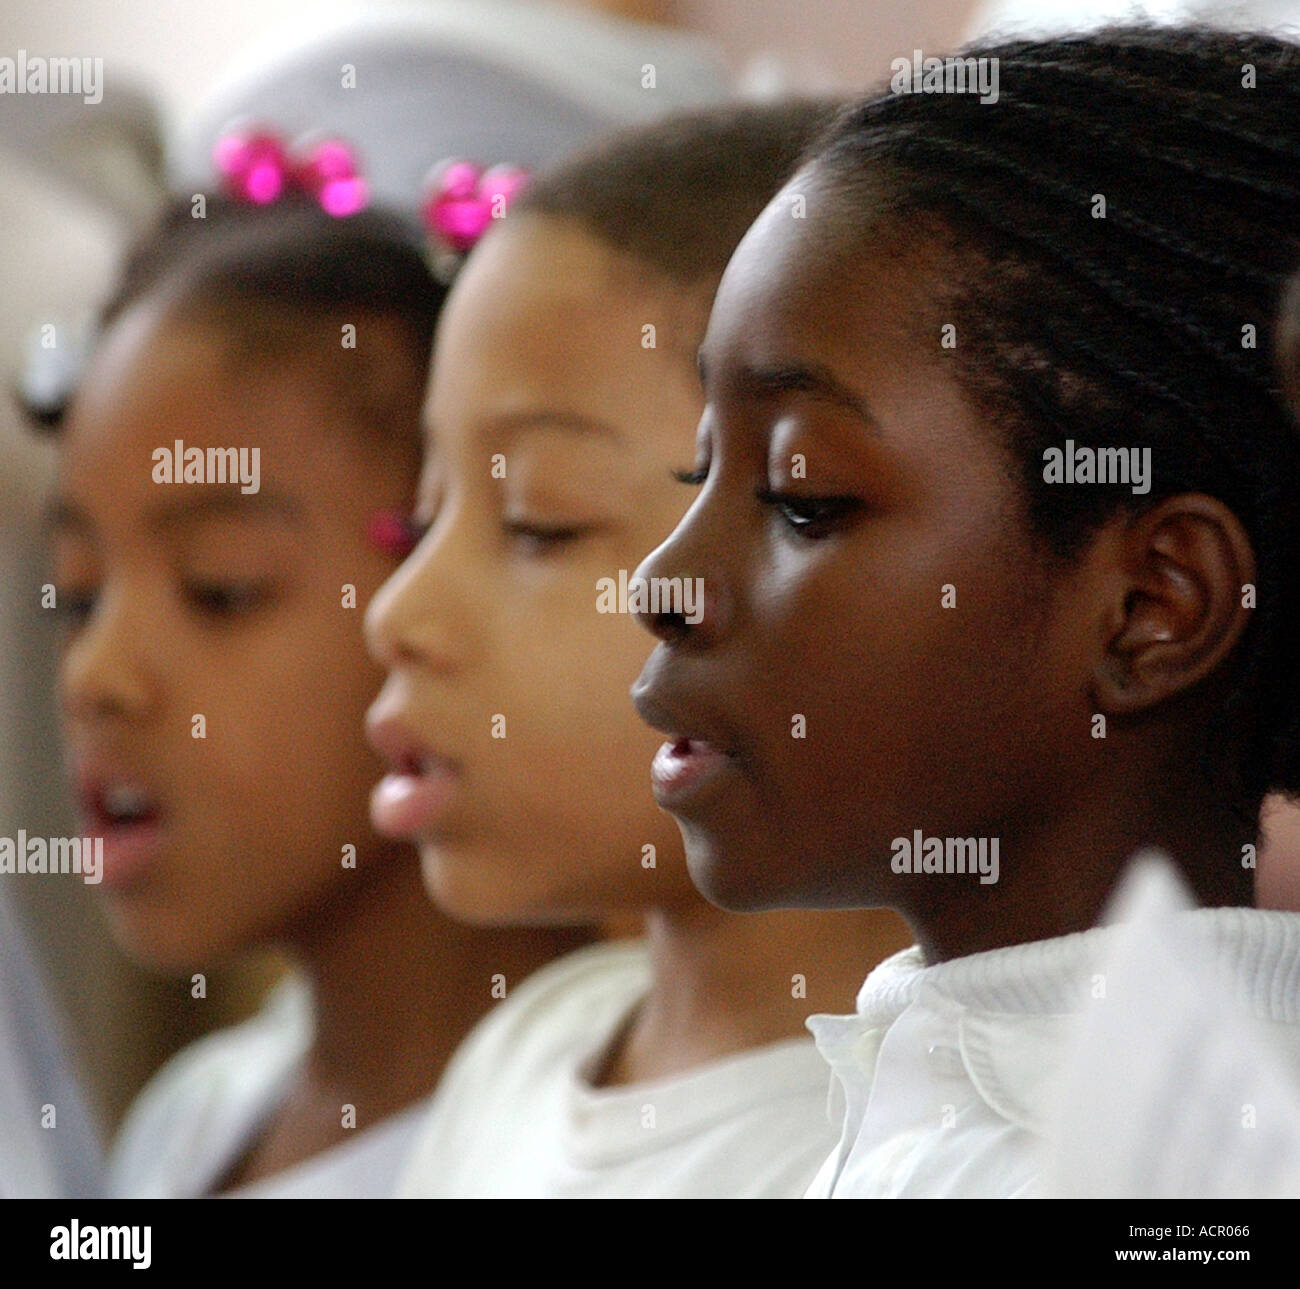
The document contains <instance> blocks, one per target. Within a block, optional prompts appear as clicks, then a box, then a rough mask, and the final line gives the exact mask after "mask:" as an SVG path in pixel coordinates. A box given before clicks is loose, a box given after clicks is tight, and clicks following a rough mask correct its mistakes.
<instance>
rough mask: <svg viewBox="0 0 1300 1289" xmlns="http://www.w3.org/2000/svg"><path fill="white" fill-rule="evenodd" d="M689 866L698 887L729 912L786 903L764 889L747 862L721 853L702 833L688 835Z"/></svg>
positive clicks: (754, 910)
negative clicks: (747, 865)
mask: <svg viewBox="0 0 1300 1289" xmlns="http://www.w3.org/2000/svg"><path fill="white" fill-rule="evenodd" d="M747 858H752V855H751V856H747ZM686 867H687V868H688V869H689V870H690V874H691V881H692V882H694V883H695V889H696V890H697V891H699V893H700V894H701V895H703V896H704V898H705V899H706V900H708V902H709V903H710V904H712V905H713V906H714V907H715V908H719V909H722V910H723V912H725V913H760V912H762V911H764V910H765V909H771V908H781V907H783V906H782V904H781V903H780V901H777V902H775V903H774V902H773V901H772V899H771V898H769V897H768V895H767V893H766V892H764V891H762V890H761V888H760V885H759V883H757V882H755V881H754V880H753V874H751V873H749V872H747V870H746V866H745V864H744V863H740V862H737V861H736V860H734V859H728V858H726V857H725V856H723V855H721V854H719V852H718V848H717V847H716V846H713V845H711V844H708V843H705V842H704V841H703V840H702V839H701V838H700V837H698V836H688V837H687V838H686Z"/></svg>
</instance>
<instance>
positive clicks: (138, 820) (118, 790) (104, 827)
mask: <svg viewBox="0 0 1300 1289" xmlns="http://www.w3.org/2000/svg"><path fill="white" fill-rule="evenodd" d="M82 799H83V805H84V809H85V813H86V816H87V818H88V820H89V822H90V824H91V826H92V831H95V832H101V831H102V832H110V831H120V830H123V829H129V828H139V827H143V826H147V825H150V824H156V823H157V822H158V821H159V819H160V818H161V815H162V811H161V809H160V808H159V805H158V802H157V800H156V799H155V798H154V797H153V796H151V795H150V794H149V793H148V792H146V791H145V790H144V789H143V788H140V787H138V786H137V785H136V784H133V783H122V782H118V783H105V784H102V785H99V786H96V787H92V788H91V789H90V790H89V791H88V792H86V793H85V794H84V795H83V798H82Z"/></svg>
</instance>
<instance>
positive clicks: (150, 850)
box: [89, 819, 163, 891]
mask: <svg viewBox="0 0 1300 1289" xmlns="http://www.w3.org/2000/svg"><path fill="white" fill-rule="evenodd" d="M89 832H90V835H91V836H92V837H94V838H96V839H99V838H102V839H103V842H104V869H103V873H102V876H101V881H100V885H101V886H102V887H103V888H104V889H105V890H106V891H116V890H124V889H127V888H129V887H131V886H134V885H135V884H136V883H137V882H139V881H140V880H141V879H142V878H143V877H144V876H145V875H146V873H147V872H148V870H149V868H150V866H151V865H152V864H153V863H154V861H155V860H156V859H157V857H158V853H159V851H160V850H161V849H162V840H163V830H162V824H161V823H160V822H159V821H158V820H156V819H150V820H147V821H146V822H144V823H138V824H102V823H101V824H97V825H94V826H92V828H91V829H89Z"/></svg>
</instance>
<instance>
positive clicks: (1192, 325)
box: [636, 28, 1300, 1196]
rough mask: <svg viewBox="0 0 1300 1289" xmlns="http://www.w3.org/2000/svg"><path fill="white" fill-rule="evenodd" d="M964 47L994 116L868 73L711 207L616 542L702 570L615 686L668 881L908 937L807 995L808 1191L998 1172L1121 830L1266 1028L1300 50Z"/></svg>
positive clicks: (1019, 1182) (1288, 558)
mask: <svg viewBox="0 0 1300 1289" xmlns="http://www.w3.org/2000/svg"><path fill="white" fill-rule="evenodd" d="M971 56H972V57H978V58H988V59H993V60H995V63H996V64H997V65H1000V68H1001V72H1000V75H1001V84H1002V86H1003V93H1002V95H1001V97H1000V98H999V100H998V102H997V103H996V104H992V103H989V104H985V103H981V102H980V101H979V99H978V98H977V97H974V96H970V95H962V94H959V93H958V94H906V93H904V94H890V93H886V94H882V95H880V96H878V97H874V98H872V99H869V100H866V101H864V102H863V103H862V104H860V105H858V106H857V107H855V108H854V109H853V110H852V111H851V112H849V113H846V114H845V116H844V117H843V118H841V120H840V121H839V122H838V123H837V127H836V129H835V130H834V132H833V134H832V136H831V137H830V138H829V139H828V140H826V141H824V143H823V146H822V148H821V149H820V150H819V152H818V153H817V155H816V156H815V158H814V159H813V160H812V161H811V162H810V163H809V164H808V165H807V167H806V168H804V169H803V170H801V171H800V173H799V174H798V175H797V176H796V177H795V178H794V179H793V180H792V181H791V183H790V185H789V187H788V189H787V191H785V192H783V193H782V194H781V195H780V196H778V197H777V199H776V200H775V201H773V202H772V204H771V205H770V206H769V207H768V209H767V210H766V211H765V212H764V214H763V216H762V217H761V218H760V219H759V220H758V222H757V223H756V224H755V225H754V227H753V228H752V229H751V230H750V232H749V233H748V234H747V235H746V237H745V239H744V241H743V242H742V244H741V246H740V248H739V249H738V251H737V252H736V255H735V256H734V257H733V259H732V261H731V263H730V265H729V266H728V268H727V272H726V275H725V277H724V279H723V281H722V284H721V286H720V288H719V291H718V296H717V300H716V303H715V306H714V309H713V313H712V316H711V318H710V321H709V327H708V336H707V339H706V340H705V342H704V345H703V347H702V350H701V354H700V358H701V371H702V376H703V384H704V391H705V396H706V400H707V407H706V411H705V414H704V418H703V420H702V421H701V424H700V442H699V455H698V459H697V462H696V466H697V476H696V477H697V479H698V480H699V482H700V483H701V484H702V485H703V490H702V491H701V493H700V494H699V497H698V498H697V500H696V502H695V504H694V505H693V506H692V507H691V509H690V511H689V512H688V514H687V515H686V517H685V518H684V519H683V520H682V522H681V524H680V525H679V526H678V528H677V530H676V531H675V532H674V533H673V534H672V536H671V537H670V538H669V539H668V540H667V541H666V542H665V543H664V544H663V545H662V546H661V547H660V549H659V550H658V551H656V552H655V553H654V554H653V555H651V556H650V557H649V558H648V559H647V560H646V562H645V564H644V565H643V566H642V568H641V570H640V572H641V574H642V575H643V576H645V577H656V578H662V577H674V576H683V575H688V574H689V575H692V576H700V577H702V578H703V580H704V586H705V603H704V609H703V614H702V616H701V617H700V618H699V619H698V620H697V621H696V622H691V621H690V620H689V619H688V618H686V617H685V616H683V615H682V614H681V613H675V612H671V611H669V612H664V611H660V612H653V611H652V612H648V613H646V614H644V615H643V616H644V621H645V623H646V625H647V626H648V627H649V628H650V629H651V630H652V631H653V632H654V633H655V634H656V635H657V636H658V637H659V639H660V644H659V646H658V647H657V649H656V650H655V652H654V653H653V654H652V656H651V659H650V661H649V663H648V664H647V666H646V669H645V672H644V674H643V676H642V678H641V680H640V681H639V682H638V684H637V689H636V698H637V702H638V706H639V707H640V709H641V711H642V713H643V715H644V716H645V718H646V719H647V720H648V721H649V722H650V723H651V724H653V725H654V726H656V727H657V728H659V729H661V730H662V731H663V732H664V733H665V734H666V735H667V736H668V741H667V742H666V743H665V744H664V745H663V747H662V748H661V750H660V752H659V754H658V755H657V756H656V758H655V760H654V763H653V771H652V773H653V775H654V779H655V784H656V795H657V797H658V799H659V800H660V802H661V803H662V804H663V805H664V806H665V807H666V808H668V809H670V810H671V811H672V812H673V813H674V814H675V815H676V816H677V818H678V820H679V822H680V823H681V826H682V829H683V833H684V836H685V838H686V843H687V851H688V856H689V860H690V867H691V872H692V875H693V876H694V878H695V880H696V882H697V883H698V884H699V886H700V889H701V890H703V891H704V892H705V893H707V894H708V895H709V897H710V898H711V899H714V900H715V901H716V902H717V903H718V904H719V905H721V906H723V907H727V908H734V909H770V908H773V907H800V908H808V907H820V908H860V907H868V906H870V907H879V906H882V905H883V906H888V907H892V908H896V909H898V910H899V911H901V912H902V913H903V914H904V915H905V916H906V917H907V919H908V921H909V923H910V924H911V926H912V927H913V929H914V931H915V933H916V938H917V941H918V945H917V947H915V948H913V949H910V950H907V951H905V952H903V953H901V954H899V955H898V956H897V957H895V958H893V959H892V960H891V961H889V962H887V963H884V964H882V965H881V966H880V967H879V968H877V970H876V971H875V972H873V973H872V975H871V976H870V977H869V978H868V980H867V981H866V983H865V984H864V986H863V988H862V990H861V992H860V994H859V997H858V1009H857V1014H856V1015H853V1016H848V1017H826V1018H820V1019H819V1020H818V1021H817V1022H816V1024H817V1033H818V1042H819V1045H821V1046H822V1047H823V1049H824V1050H825V1053H826V1056H827V1058H828V1060H829V1062H830V1063H831V1064H832V1066H833V1068H834V1069H835V1071H836V1073H837V1075H838V1076H839V1079H840V1081H841V1083H842V1085H843V1089H844V1092H845V1097H846V1101H847V1111H848V1112H847V1119H846V1124H845V1130H844V1135H843V1138H842V1142H841V1146H840V1148H839V1149H838V1151H837V1152H836V1153H835V1154H834V1155H833V1156H832V1157H831V1158H830V1159H829V1160H828V1162H827V1166H826V1169H825V1171H824V1173H823V1174H822V1176H821V1177H820V1179H819V1182H818V1184H817V1186H816V1188H815V1193H818V1194H825V1195H846V1196H940V1195H941V1196H980V1195H987V1196H1005V1195H1013V1194H1028V1193H1033V1192H1034V1189H1035V1187H1036V1186H1037V1184H1038V1181H1039V1159H1038V1155H1037V1153H1036V1152H1037V1147H1038V1139H1039V1135H1040V1127H1041V1124H1042V1122H1043V1116H1044V1113H1045V1110H1046V1109H1047V1108H1048V1106H1049V1102H1050V1092H1049V1088H1050V1084H1051V1080H1052V1077H1053V1075H1054V1071H1055V1069H1056V1067H1057V1065H1058V1063H1059V1062H1060V1060H1061V1058H1062V1051H1063V1039H1064V1037H1065V1035H1066V1034H1067V1033H1068V1030H1069V1024H1068V1022H1069V1020H1070V1018H1071V1016H1072V1015H1073V1014H1075V1013H1077V1012H1078V1010H1079V1009H1080V1007H1081V1001H1082V1000H1084V999H1087V998H1099V997H1103V996H1104V994H1098V993H1097V992H1096V990H1097V989H1098V988H1099V977H1098V976H1097V975H1096V974H1094V973H1095V972H1096V970H1097V966H1096V964H1097V963H1098V961H1099V959H1100V958H1101V957H1102V955H1103V954H1104V951H1105V948H1106V945H1107V943H1108V937H1109V936H1110V934H1111V932H1110V930H1109V929H1108V928H1099V929H1093V930H1090V929H1089V928H1092V927H1093V926H1094V923H1095V922H1096V921H1097V918H1098V916H1099V914H1100V912H1101V911H1102V909H1103V907H1104V905H1105V902H1106V900H1107V898H1108V896H1109V895H1110V893H1111V891H1112V889H1113V888H1114V886H1115V883H1116V881H1117V879H1118V877H1119V875H1120V874H1121V873H1122V872H1123V871H1124V869H1125V867H1126V865H1127V864H1128V862H1129V860H1130V859H1131V857H1132V856H1133V855H1134V853H1135V852H1136V851H1138V850H1140V849H1143V848H1146V847H1155V848H1159V849H1160V850H1162V851H1164V852H1165V853H1166V854H1168V855H1170V856H1172V857H1173V859H1174V861H1175V863H1176V864H1177V867H1178V871H1179V875H1180V877H1181V880H1182V881H1183V882H1184V883H1185V884H1186V886H1187V888H1188V889H1189V890H1190V892H1191V896H1192V898H1194V900H1195V901H1196V903H1198V904H1200V905H1202V906H1205V907H1202V908H1198V909H1195V910H1194V911H1191V912H1188V913H1186V914H1185V917H1186V919H1187V922H1188V924H1189V933H1191V932H1194V933H1195V935H1196V936H1197V937H1199V943H1200V945H1201V948H1202V952H1203V955H1204V961H1205V963H1206V964H1207V969H1209V966H1210V964H1212V965H1213V969H1214V970H1215V971H1219V972H1222V973H1224V975H1225V976H1227V978H1228V979H1229V980H1230V982H1231V985H1230V988H1229V989H1228V991H1227V992H1228V994H1229V996H1231V997H1233V998H1235V999H1236V1000H1237V1002H1238V1004H1239V1005H1240V1004H1244V1005H1245V1006H1246V1008H1247V1009H1248V1010H1249V1011H1250V1012H1252V1013H1253V1015H1254V1017H1255V1018H1258V1019H1262V1020H1267V1021H1269V1022H1271V1023H1272V1028H1273V1029H1274V1030H1275V1031H1279V1032H1286V1033H1290V1034H1294V1032H1295V1027H1296V1024H1297V1021H1298V1020H1300V1015H1298V1014H1297V1011H1296V1007H1295V982H1296V980H1297V978H1300V918H1297V917H1296V916H1295V915H1292V914H1287V913H1281V912H1272V911H1262V910H1256V909H1253V908H1251V907H1249V906H1250V905H1251V904H1252V902H1253V896H1254V891H1253V879H1254V846H1255V843H1256V842H1257V840H1258V837H1257V831H1258V819H1259V806H1260V801H1261V799H1262V798H1263V796H1264V794H1265V793H1266V792H1269V791H1275V792H1288V793H1294V792H1295V791H1296V790H1297V789H1300V709H1298V708H1297V689H1296V675H1297V670H1298V669H1300V657H1298V651H1300V629H1298V628H1297V606H1300V562H1298V561H1297V559H1296V553H1297V549H1300V504H1298V502H1297V497H1298V496H1300V492H1298V487H1300V454H1298V453H1297V428H1296V425H1295V424H1294V422H1293V421H1292V420H1291V418H1290V417H1289V416H1288V415H1287V414H1286V412H1285V410H1284V409H1283V407H1282V406H1281V405H1280V402H1279V400H1278V398H1277V380H1276V375H1275V372H1274V369H1273V366H1272V362H1271V353H1270V344H1269V338H1270V335H1271V333H1272V331H1273V328H1274V323H1275V318H1276V309H1277V302H1278V297H1279V295H1280V288H1281V285H1282V283H1283V281H1284V280H1285V277H1286V276H1287V275H1288V274H1289V273H1290V272H1291V271H1293V269H1294V267H1295V265H1296V263H1297V261H1298V260H1300V117H1297V115H1296V111H1295V97H1294V90H1295V85H1296V83H1297V80H1296V78H1297V73H1298V72H1300V47H1297V46H1295V45H1291V44H1287V43H1285V42H1280V41H1275V40H1270V39H1268V38H1266V37H1256V36H1227V35H1217V36H1216V35H1210V34H1207V33H1204V32H1200V31H1193V30H1182V29H1176V28H1174V29H1152V30H1149V31H1148V30H1117V31H1111V32H1104V33H1100V34H1093V35H1088V36H1079V37H1070V38H1062V39H1060V40H1054V41H1048V42H1043V43H1041V44H1028V43H1027V44H1009V45H1003V46H990V47H987V48H977V49H975V50H973V51H971ZM1243 67H1248V68H1249V69H1250V71H1249V74H1248V76H1246V77H1245V79H1243ZM1256 76H1258V82H1259V84H1260V85H1261V86H1264V85H1267V86H1270V87H1271V88H1270V89H1269V90H1268V91H1267V92H1262V93H1261V92H1257V91H1256V90H1255V89H1254V88H1253V87H1254V85H1255V77H1256ZM796 195H797V196H799V197H801V198H802V199H803V200H804V202H805V203H806V211H807V218H806V219H804V220H802V221H795V220H791V219H790V218H789V217H788V208H789V205H790V202H791V200H792V198H793V197H794V196H796ZM1256 337H1258V343H1257V344H1256V342H1255V338H1256ZM1247 342H1249V343H1247ZM792 459H798V460H802V461H805V462H806V469H805V470H804V471H803V472H802V473H796V472H793V471H792V470H791V468H790V463H791V460H792ZM1067 459H1068V467H1067V466H1066V465H1065V464H1064V463H1065V461H1066V460H1067ZM1103 463H1104V473H1103V470H1102V464H1103ZM791 711H798V712H802V713H805V715H806V719H807V731H808V737H807V739H805V740H804V741H801V742H796V741H793V740H789V739H787V738H785V737H783V734H782V730H781V726H782V722H784V721H785V720H787V719H788V713H789V712H791ZM1104 986H1105V980H1104V977H1103V978H1101V979H1100V987H1101V988H1103V989H1104ZM1192 1019H1194V1018H1192ZM1283 1027H1285V1030H1284V1028H1283ZM1194 1056H1195V1051H1192V1052H1191V1053H1189V1052H1187V1051H1183V1052H1182V1054H1181V1058H1182V1061H1183V1063H1186V1062H1187V1061H1190V1060H1191V1059H1192V1058H1193V1057H1194ZM1178 1058H1179V1054H1178V1053H1171V1054H1170V1060H1171V1062H1172V1061H1174V1060H1175V1059H1178ZM1230 1091H1231V1092H1232V1093H1235V1096H1234V1097H1233V1098H1232V1100H1233V1112H1234V1113H1237V1114H1239V1113H1240V1107H1241V1106H1242V1105H1244V1104H1249V1103H1251V1101H1252V1095H1251V1089H1250V1088H1249V1086H1247V1085H1245V1084H1237V1085H1235V1086H1232V1087H1231V1088H1230ZM1202 1108H1203V1107H1180V1109H1179V1114H1180V1115H1181V1114H1187V1115H1194V1114H1195V1113H1198V1112H1199V1110H1200V1109H1202ZM1221 1108H1222V1107H1220V1109H1221ZM1184 1122H1186V1120H1184ZM1220 1122H1221V1121H1220ZM1249 1127H1250V1125H1249V1124H1244V1123H1243V1124H1242V1130H1249Z"/></svg>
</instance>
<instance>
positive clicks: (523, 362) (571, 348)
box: [429, 214, 707, 424]
mask: <svg viewBox="0 0 1300 1289" xmlns="http://www.w3.org/2000/svg"><path fill="white" fill-rule="evenodd" d="M706 308H707V302H706V301H701V300H700V299H698V298H697V295H695V294H692V293H689V292H687V291H684V290H682V289H680V288H677V287H675V286H673V285H672V284H670V283H669V282H667V281H666V280H665V279H663V278H662V277H660V276H658V275H656V274H655V273H654V271H653V270H651V269H649V268H643V267H641V266H640V265H639V264H638V263H637V262H636V261H634V260H631V259H630V258H629V257H627V256H624V255H621V254H620V253H618V252H617V251H615V250H614V249H612V248H610V247H608V246H606V245H605V244H604V243H603V242H601V241H599V240H598V239H597V238H596V237H595V236H593V235H592V234H589V233H587V232H586V231H585V230H584V229H583V228H582V227H581V225H579V224H578V223H577V222H576V221H571V220H565V219H558V218H555V217H552V216H545V215H535V214H525V215H522V216H518V217H515V218H514V220H513V221H511V220H510V219H509V218H507V221H506V224H505V226H503V227H502V228H501V229H499V230H494V231H493V232H492V234H491V235H490V236H489V237H488V238H486V239H485V240H484V242H483V243H482V245H481V246H480V247H479V248H478V249H477V250H476V251H475V252H474V254H473V255H472V256H471V257H470V260H469V262H468V263H467V264H466V266H465V268H464V270H463V271H462V272H461V274H460V276H459V277H458V279H457V281H456V285H455V287H454V288H453V290H452V293H451V296H450V297H449V299H448V301H447V305H446V307H445V309H444V311H443V315H442V318H441V320H440V322H439V326H438V335H437V342H436V347H435V357H434V368H433V373H432V377H431V382H430V387H429V405H430V407H432V408H433V409H434V411H435V419H436V420H437V421H438V422H439V424H443V423H446V422H449V421H450V420H452V419H453V418H454V417H455V415H457V414H458V413H460V412H463V411H464V410H465V403H464V400H465V399H466V398H471V399H472V400H473V401H474V403H475V407H476V408H478V407H479V405H480V404H481V403H482V402H483V401H484V400H488V401H490V402H491V404H492V408H493V411H512V410H518V409H517V407H515V406H514V405H515V404H523V403H533V402H537V401H547V400H554V401H558V402H565V401H569V402H571V401H573V400H574V398H575V397H577V398H579V399H580V400H581V401H582V402H583V404H584V405H587V406H591V405H597V406H602V407H604V408H606V409H607V410H608V409H615V408H617V407H618V406H619V405H620V402H621V401H622V400H625V399H626V398H627V396H628V393H629V391H630V390H633V389H636V388H639V387H640V386H641V385H643V384H647V383H653V382H655V381H657V380H662V377H663V361H664V360H665V359H672V358H674V357H676V356H678V355H683V356H687V358H688V361H691V360H693V357H694V348H695V346H696V345H698V343H699V338H700V335H701V334H702V332H703V326H704V317H705V310H706ZM647 328H653V331H647ZM687 333H689V343H683V338H684V337H685V336H687ZM688 370H689V369H688Z"/></svg>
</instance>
